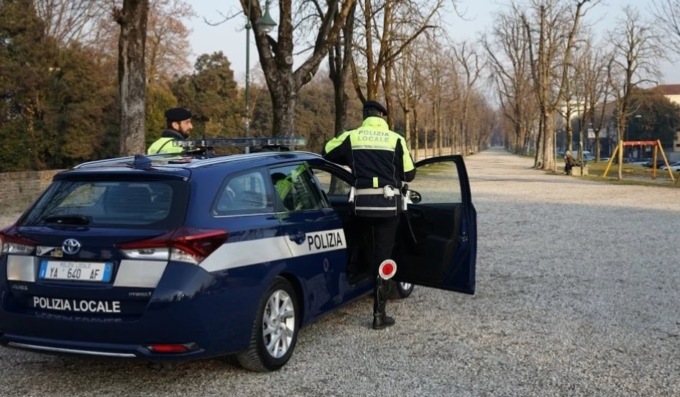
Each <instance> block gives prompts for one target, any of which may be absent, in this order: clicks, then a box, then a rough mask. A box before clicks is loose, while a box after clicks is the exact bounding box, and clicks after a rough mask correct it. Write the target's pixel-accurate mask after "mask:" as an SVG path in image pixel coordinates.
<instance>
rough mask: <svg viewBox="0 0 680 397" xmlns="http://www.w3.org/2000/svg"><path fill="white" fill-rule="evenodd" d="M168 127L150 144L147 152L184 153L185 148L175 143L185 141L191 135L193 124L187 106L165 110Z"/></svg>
mask: <svg viewBox="0 0 680 397" xmlns="http://www.w3.org/2000/svg"><path fill="white" fill-rule="evenodd" d="M165 120H166V122H167V127H166V129H165V130H163V132H162V133H161V137H160V138H159V139H158V140H156V142H154V143H152V144H151V146H149V149H148V150H147V151H146V154H160V153H182V152H183V151H184V148H183V147H181V146H177V145H174V144H173V143H174V142H175V141H183V140H185V139H187V138H188V137H189V134H190V133H191V129H192V128H193V125H191V112H190V111H189V110H188V109H185V108H172V109H168V110H166V111H165Z"/></svg>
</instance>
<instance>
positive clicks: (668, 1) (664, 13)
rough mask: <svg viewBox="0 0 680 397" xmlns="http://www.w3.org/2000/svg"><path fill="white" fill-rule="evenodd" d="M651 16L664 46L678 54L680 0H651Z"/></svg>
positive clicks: (679, 42)
mask: <svg viewBox="0 0 680 397" xmlns="http://www.w3.org/2000/svg"><path fill="white" fill-rule="evenodd" d="M652 14H653V15H654V20H655V23H656V25H657V26H658V27H659V29H660V30H661V31H662V32H663V33H664V35H663V36H662V37H665V42H666V46H667V47H668V48H670V49H671V50H672V51H673V52H674V53H675V54H680V0H652Z"/></svg>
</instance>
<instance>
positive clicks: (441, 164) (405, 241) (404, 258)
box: [394, 155, 477, 294]
mask: <svg viewBox="0 0 680 397" xmlns="http://www.w3.org/2000/svg"><path fill="white" fill-rule="evenodd" d="M416 168H417V172H416V177H415V179H414V180H413V181H412V182H410V183H409V190H410V191H411V201H412V203H409V204H408V211H406V212H404V213H402V218H401V223H400V225H399V233H398V235H397V239H398V241H397V248H396V252H395V259H396V262H397V272H396V275H395V276H394V279H395V280H396V281H401V282H407V283H412V284H416V285H422V286H427V287H433V288H440V289H446V290H452V291H457V292H463V293H467V294H474V292H475V261H476V254H477V214H476V211H475V208H474V206H473V204H472V197H471V194H470V181H469V179H468V175H467V170H466V169H465V163H464V161H463V157H462V156H459V155H453V156H442V157H434V158H430V159H426V160H422V161H419V162H418V163H416Z"/></svg>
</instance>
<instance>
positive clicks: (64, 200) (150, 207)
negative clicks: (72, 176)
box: [20, 180, 189, 229]
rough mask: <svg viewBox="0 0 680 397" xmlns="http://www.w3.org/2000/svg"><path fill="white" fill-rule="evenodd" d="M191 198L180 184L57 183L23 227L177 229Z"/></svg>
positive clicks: (27, 217)
mask: <svg viewBox="0 0 680 397" xmlns="http://www.w3.org/2000/svg"><path fill="white" fill-rule="evenodd" d="M188 196H189V186H188V185H187V184H186V183H184V182H180V181H115V182H111V181H91V180H88V181H67V180H61V181H55V182H54V183H52V185H50V187H49V188H48V189H47V191H46V192H45V194H43V195H42V197H41V198H40V199H39V200H38V202H37V203H36V205H35V207H33V208H32V209H31V210H30V212H29V213H27V214H26V216H25V217H23V219H22V220H21V221H20V225H21V226H43V225H44V226H54V225H63V226H89V227H112V228H128V227H137V228H164V229H169V228H175V227H178V226H180V225H181V224H182V222H183V220H184V215H185V213H186V203H187V200H188Z"/></svg>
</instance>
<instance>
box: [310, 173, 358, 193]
mask: <svg viewBox="0 0 680 397" xmlns="http://www.w3.org/2000/svg"><path fill="white" fill-rule="evenodd" d="M314 176H315V177H316V179H317V181H319V183H320V184H321V190H323V191H324V192H325V193H326V195H327V196H333V195H340V196H347V195H348V194H349V190H350V188H351V186H350V184H349V183H347V182H345V181H343V180H342V179H340V178H337V177H334V176H333V174H331V173H330V172H328V171H325V170H322V169H318V168H315V169H314Z"/></svg>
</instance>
